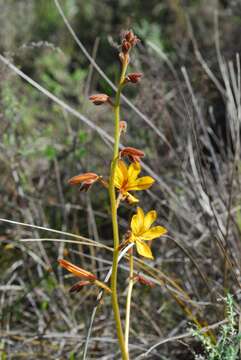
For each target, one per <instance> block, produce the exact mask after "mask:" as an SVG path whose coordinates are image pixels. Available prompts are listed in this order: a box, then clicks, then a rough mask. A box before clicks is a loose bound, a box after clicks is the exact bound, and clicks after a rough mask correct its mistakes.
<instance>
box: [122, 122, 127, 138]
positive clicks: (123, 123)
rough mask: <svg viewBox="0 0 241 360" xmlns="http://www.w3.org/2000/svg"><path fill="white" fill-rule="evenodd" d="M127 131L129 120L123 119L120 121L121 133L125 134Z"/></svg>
mask: <svg viewBox="0 0 241 360" xmlns="http://www.w3.org/2000/svg"><path fill="white" fill-rule="evenodd" d="M126 131H127V122H126V121H124V120H122V121H120V135H121V134H125V133H126Z"/></svg>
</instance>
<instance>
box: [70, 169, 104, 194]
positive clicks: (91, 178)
mask: <svg viewBox="0 0 241 360" xmlns="http://www.w3.org/2000/svg"><path fill="white" fill-rule="evenodd" d="M98 179H99V176H98V175H97V174H95V173H91V172H89V173H85V174H80V175H76V176H74V177H72V178H71V179H70V180H69V181H68V183H69V184H70V185H78V184H81V187H80V191H87V190H88V189H89V187H90V186H91V185H93V184H94V183H95V182H96V181H97V180H98Z"/></svg>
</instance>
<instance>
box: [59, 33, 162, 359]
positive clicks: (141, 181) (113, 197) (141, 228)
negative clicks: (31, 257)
mask: <svg viewBox="0 0 241 360" xmlns="http://www.w3.org/2000/svg"><path fill="white" fill-rule="evenodd" d="M138 42H139V39H138V38H137V36H135V35H134V33H133V31H132V30H129V31H126V32H124V34H123V36H122V42H121V51H120V53H119V59H120V62H121V74H120V79H119V84H118V87H117V92H116V96H115V99H114V100H112V99H111V98H110V96H108V95H106V94H95V95H92V96H90V98H89V99H90V101H92V103H93V104H94V105H97V106H100V105H103V104H105V105H106V106H110V107H111V109H113V112H114V122H115V131H114V147H113V157H112V162H111V166H110V174H109V179H108V180H104V179H103V177H102V176H100V175H97V174H95V173H93V172H88V173H85V174H80V175H77V176H74V177H72V178H71V179H70V180H69V184H70V185H76V184H77V185H79V184H80V186H81V188H80V189H81V190H84V191H87V190H89V188H90V187H91V186H92V185H93V184H94V183H96V182H99V183H100V184H102V185H103V186H104V187H105V188H108V191H109V196H110V205H111V217H112V227H113V261H112V269H111V284H110V286H109V287H108V286H107V285H106V284H105V283H104V282H101V281H99V280H97V277H96V276H95V275H94V274H92V273H90V272H88V271H86V270H84V269H81V268H79V267H78V266H76V265H73V264H72V263H70V262H68V261H66V260H63V259H60V260H59V263H60V265H61V266H62V267H64V268H66V269H67V270H68V271H70V272H71V273H73V274H74V275H75V276H77V277H80V278H82V279H84V280H81V281H79V282H78V283H77V284H75V285H74V286H73V287H72V288H71V289H70V291H71V292H73V291H80V289H81V288H82V287H83V286H86V285H96V286H98V287H99V288H101V289H102V290H104V291H105V292H106V293H108V294H111V297H112V308H113V313H114V318H115V324H116V332H117V337H118V342H119V346H120V350H121V354H122V359H124V360H127V359H129V351H128V343H129V328H130V309H131V298H132V289H133V286H134V284H135V282H137V281H138V282H139V283H141V284H143V285H147V286H150V287H153V286H154V284H153V283H152V282H151V281H148V280H147V279H145V277H143V276H142V275H139V274H136V272H135V270H134V257H133V245H136V249H137V253H138V254H139V255H141V256H143V257H145V258H147V259H153V254H152V251H151V246H150V242H151V240H153V239H156V238H159V237H160V236H162V235H164V234H165V233H166V232H167V230H166V229H165V228H164V227H162V226H153V227H152V224H153V223H154V222H155V221H156V219H157V213H156V211H155V210H150V211H149V212H148V213H147V214H146V215H145V214H144V211H143V210H142V208H141V207H138V208H137V212H136V214H135V215H133V217H132V220H131V224H130V229H129V230H128V231H127V233H126V234H125V236H124V240H123V242H121V243H120V235H119V227H118V217H117V212H118V208H119V206H120V204H121V201H127V202H128V203H129V204H132V205H133V206H135V204H136V203H138V202H139V199H138V198H136V197H135V196H134V195H133V194H132V193H133V192H134V191H142V190H146V189H148V188H150V187H151V186H152V185H153V183H154V181H155V180H154V179H153V178H152V177H150V176H142V177H139V174H140V172H141V163H140V161H141V158H143V157H144V152H143V151H142V150H139V149H136V148H133V147H125V148H123V149H121V150H120V148H119V143H120V137H121V136H122V135H123V134H124V133H125V132H126V128H127V124H126V122H124V121H120V100H121V92H122V90H123V89H124V87H125V86H127V85H128V84H136V83H138V82H139V81H140V79H141V77H142V74H141V73H138V72H134V73H130V74H127V68H128V64H129V62H130V53H131V50H132V49H133V47H134V46H135V45H136V44H137V43H138ZM126 158H127V159H128V161H129V162H130V164H128V163H127V162H126ZM130 244H131V245H132V246H130V248H129V252H128V253H129V254H128V255H129V278H128V281H129V285H128V292H127V300H126V319H125V332H124V331H123V327H122V322H121V317H120V309H119V301H118V292H117V282H118V276H117V275H118V273H117V270H118V258H119V253H120V251H121V250H122V249H123V248H125V247H126V246H128V245H130Z"/></svg>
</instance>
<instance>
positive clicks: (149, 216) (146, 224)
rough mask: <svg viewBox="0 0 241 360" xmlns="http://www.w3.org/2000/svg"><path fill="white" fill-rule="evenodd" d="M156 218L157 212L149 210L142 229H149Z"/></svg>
mask: <svg viewBox="0 0 241 360" xmlns="http://www.w3.org/2000/svg"><path fill="white" fill-rule="evenodd" d="M156 218H157V212H156V210H151V211H149V212H148V213H147V214H146V216H145V219H144V229H145V231H147V230H149V229H150V227H151V226H152V224H153V223H154V221H156Z"/></svg>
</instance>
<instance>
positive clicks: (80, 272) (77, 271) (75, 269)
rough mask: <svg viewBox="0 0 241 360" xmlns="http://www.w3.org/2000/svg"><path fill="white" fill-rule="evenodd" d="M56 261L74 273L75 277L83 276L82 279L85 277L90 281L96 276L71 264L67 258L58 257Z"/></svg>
mask: <svg viewBox="0 0 241 360" xmlns="http://www.w3.org/2000/svg"><path fill="white" fill-rule="evenodd" d="M58 263H59V265H60V266H62V267H63V268H65V269H66V270H68V271H69V272H71V273H72V274H74V275H75V276H77V277H80V278H84V279H87V280H90V281H94V280H96V276H95V275H94V274H92V273H90V272H89V271H86V270H84V269H82V268H80V267H78V266H76V265H74V264H72V263H71V262H69V261H67V260H64V259H59V260H58Z"/></svg>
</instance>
